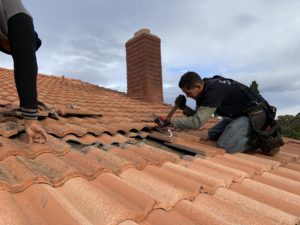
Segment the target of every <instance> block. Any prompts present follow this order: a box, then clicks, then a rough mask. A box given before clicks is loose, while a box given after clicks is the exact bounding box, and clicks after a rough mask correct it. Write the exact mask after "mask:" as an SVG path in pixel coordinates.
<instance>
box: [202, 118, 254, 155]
mask: <svg viewBox="0 0 300 225" xmlns="http://www.w3.org/2000/svg"><path fill="white" fill-rule="evenodd" d="M251 132H252V127H251V124H250V120H249V118H248V117H246V116H241V117H238V118H236V119H230V118H224V119H223V120H222V121H221V122H219V123H218V124H216V125H215V126H213V127H212V128H210V129H209V130H208V136H209V138H210V139H212V140H215V141H217V145H218V147H220V148H223V149H225V150H226V152H227V153H236V152H244V151H247V150H252V149H253V147H251V146H250V145H249V143H248V141H249V139H250V137H249V136H250V134H251Z"/></svg>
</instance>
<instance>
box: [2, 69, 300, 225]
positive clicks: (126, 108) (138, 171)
mask: <svg viewBox="0 0 300 225" xmlns="http://www.w3.org/2000/svg"><path fill="white" fill-rule="evenodd" d="M0 73H1V76H0V83H1V85H0V105H1V106H2V109H1V110H2V111H5V109H6V108H7V107H8V105H11V107H14V106H15V105H17V103H16V101H17V95H16V91H15V87H14V81H13V76H12V71H10V70H6V69H2V70H1V71H0ZM38 85H39V99H40V100H41V101H42V102H43V103H44V104H45V105H46V106H47V109H49V110H50V111H51V112H55V113H57V115H58V116H57V117H56V118H53V117H52V118H49V117H48V118H46V119H43V120H42V122H41V124H42V126H43V127H44V128H45V129H46V131H47V132H48V134H49V139H50V141H49V142H48V143H47V144H45V145H41V144H37V143H35V144H32V145H29V146H28V145H27V144H26V142H27V140H26V135H25V134H24V131H23V129H24V128H23V126H22V121H21V120H18V119H16V117H11V116H2V120H1V121H3V122H2V123H1V124H0V205H1V206H0V224H22V225H23V224H24V225H25V224H26V225H27V224H53V225H54V224H55V225H56V224H70V225H71V224H72V225H73V224H101V225H110V224H112V225H116V224H121V225H137V224H140V225H160V224H161V225H166V224H172V225H173V224H174V225H177V224H178V225H179V224H180V225H182V224H185V225H189V224H191V225H192V224H218V225H219V224H249V225H250V224H251V225H252V224H263V225H267V224H297V223H299V221H300V191H299V190H300V148H299V146H300V144H299V142H298V141H296V140H292V139H285V142H286V144H285V146H284V147H282V148H281V151H280V152H279V153H278V154H277V155H276V156H274V157H270V156H265V155H261V154H259V153H253V154H252V155H249V154H243V153H238V154H234V155H229V154H227V153H225V151H224V150H222V149H219V148H217V147H216V146H215V143H213V142H209V141H205V137H206V132H207V128H209V127H210V126H212V125H213V124H214V123H215V122H216V120H214V119H213V120H210V122H209V123H208V124H207V125H206V126H205V127H204V128H202V129H201V130H176V129H173V130H172V131H173V136H172V137H169V133H168V132H166V131H160V130H159V131H158V130H155V129H153V126H154V125H155V124H153V122H151V120H152V119H153V115H152V114H153V113H158V114H167V113H168V111H169V110H170V106H168V105H162V104H156V103H151V104H149V103H147V102H142V101H138V100H134V99H131V98H128V97H127V96H126V95H125V94H123V93H119V92H116V91H112V90H108V89H104V88H100V87H97V86H95V85H90V84H87V83H83V82H81V81H78V80H72V79H68V78H62V77H50V76H45V75H40V76H39V80H38ZM2 111H1V112H2ZM41 111H42V110H41ZM177 116H182V115H181V114H180V113H179V112H178V113H177ZM3 118H4V119H3ZM149 121H150V122H149ZM145 138H147V139H150V140H152V141H153V142H155V143H159V144H158V145H159V146H161V148H159V147H158V145H157V146H156V147H154V145H150V144H149V143H148V142H147V141H144V140H145ZM167 148H168V149H169V148H172V149H173V151H168V150H165V149H167ZM175 150H176V151H178V154H177V153H176V151H175ZM179 152H180V154H179Z"/></svg>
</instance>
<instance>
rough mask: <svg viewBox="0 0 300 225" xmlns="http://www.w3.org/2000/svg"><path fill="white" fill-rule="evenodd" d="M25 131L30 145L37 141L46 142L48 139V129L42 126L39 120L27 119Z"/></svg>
mask: <svg viewBox="0 0 300 225" xmlns="http://www.w3.org/2000/svg"><path fill="white" fill-rule="evenodd" d="M24 127H25V132H26V134H27V136H28V145H30V144H32V143H33V142H35V143H40V144H44V143H46V142H47V141H48V136H47V133H46V131H45V130H44V129H43V128H42V126H41V125H40V124H39V122H38V121H37V120H25V122H24Z"/></svg>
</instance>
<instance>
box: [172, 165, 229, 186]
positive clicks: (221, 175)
mask: <svg viewBox="0 0 300 225" xmlns="http://www.w3.org/2000/svg"><path fill="white" fill-rule="evenodd" d="M178 164H179V165H181V166H183V167H185V168H188V169H190V170H194V171H196V172H199V173H204V174H207V175H209V176H211V177H214V178H216V179H218V180H221V181H222V184H223V183H225V185H226V187H229V186H230V185H231V183H232V182H233V179H234V176H233V175H232V174H228V173H226V172H220V171H217V170H215V169H211V168H209V167H207V166H205V165H199V164H197V163H194V162H191V161H188V160H181V161H180V162H179V163H178Z"/></svg>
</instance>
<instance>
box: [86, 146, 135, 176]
mask: <svg viewBox="0 0 300 225" xmlns="http://www.w3.org/2000/svg"><path fill="white" fill-rule="evenodd" d="M87 156H88V157H91V158H94V159H96V160H97V161H98V162H99V163H101V165H103V166H105V168H106V169H110V170H111V171H113V172H114V173H116V174H120V173H121V172H122V171H123V170H125V169H128V168H132V167H134V165H133V164H132V163H131V162H129V161H128V160H126V159H124V158H120V157H118V156H117V155H115V154H113V153H112V152H109V151H108V152H107V151H103V150H100V149H98V148H95V147H89V148H88V150H87Z"/></svg>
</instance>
